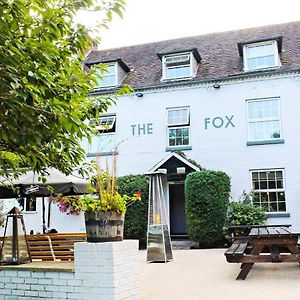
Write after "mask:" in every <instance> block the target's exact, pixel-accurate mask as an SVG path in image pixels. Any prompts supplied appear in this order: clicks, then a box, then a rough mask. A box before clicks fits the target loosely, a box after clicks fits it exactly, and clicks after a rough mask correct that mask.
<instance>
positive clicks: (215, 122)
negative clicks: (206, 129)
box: [212, 117, 224, 128]
mask: <svg viewBox="0 0 300 300" xmlns="http://www.w3.org/2000/svg"><path fill="white" fill-rule="evenodd" d="M212 124H213V126H214V127H216V128H220V127H222V126H223V124H224V121H223V119H222V118H221V117H215V118H214V119H213V121H212Z"/></svg>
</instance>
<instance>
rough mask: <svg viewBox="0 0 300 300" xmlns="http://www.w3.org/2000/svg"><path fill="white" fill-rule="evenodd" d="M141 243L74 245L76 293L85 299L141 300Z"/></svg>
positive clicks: (134, 241) (132, 241)
mask: <svg viewBox="0 0 300 300" xmlns="http://www.w3.org/2000/svg"><path fill="white" fill-rule="evenodd" d="M138 265H139V257H138V241H137V240H124V241H122V242H107V243H86V242H85V243H76V244H75V279H80V280H82V286H79V287H75V293H78V296H79V295H80V296H79V297H82V298H83V299H91V300H92V299H105V300H116V299H138V295H139V276H138V275H139V274H138Z"/></svg>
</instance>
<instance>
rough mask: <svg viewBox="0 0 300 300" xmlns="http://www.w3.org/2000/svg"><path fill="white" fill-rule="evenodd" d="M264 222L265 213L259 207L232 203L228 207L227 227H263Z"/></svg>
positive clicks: (265, 219)
mask: <svg viewBox="0 0 300 300" xmlns="http://www.w3.org/2000/svg"><path fill="white" fill-rule="evenodd" d="M266 221H267V217H266V213H265V211H264V210H263V208H261V207H258V206H253V205H252V204H250V203H243V202H234V201H233V202H231V203H230V205H229V215H228V226H236V225H263V224H265V223H266Z"/></svg>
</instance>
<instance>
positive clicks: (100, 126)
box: [87, 113, 117, 154]
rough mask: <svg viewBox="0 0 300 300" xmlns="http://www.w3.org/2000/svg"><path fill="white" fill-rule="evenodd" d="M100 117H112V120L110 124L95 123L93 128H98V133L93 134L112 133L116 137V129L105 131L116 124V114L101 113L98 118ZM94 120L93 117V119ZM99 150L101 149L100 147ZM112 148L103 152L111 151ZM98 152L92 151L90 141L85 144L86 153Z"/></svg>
mask: <svg viewBox="0 0 300 300" xmlns="http://www.w3.org/2000/svg"><path fill="white" fill-rule="evenodd" d="M101 118H103V119H104V118H112V119H113V121H112V123H111V124H110V125H96V126H95V130H98V131H99V133H98V134H95V135H94V136H100V135H101V136H104V135H114V136H115V137H116V130H115V131H110V132H107V131H108V130H111V129H113V127H114V126H115V124H116V118H117V116H116V114H113V113H111V114H106V115H101V116H99V119H100V120H101ZM94 120H95V119H94ZM115 147H116V145H114V149H115ZM100 150H101V149H100ZM113 151H114V150H112V151H104V152H113ZM98 152H99V153H101V151H98ZM98 152H94V151H92V145H91V144H90V143H88V144H87V153H88V154H90V153H98Z"/></svg>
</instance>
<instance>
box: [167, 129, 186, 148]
mask: <svg viewBox="0 0 300 300" xmlns="http://www.w3.org/2000/svg"><path fill="white" fill-rule="evenodd" d="M186 145H189V128H187V127H182V128H169V146H186Z"/></svg>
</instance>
